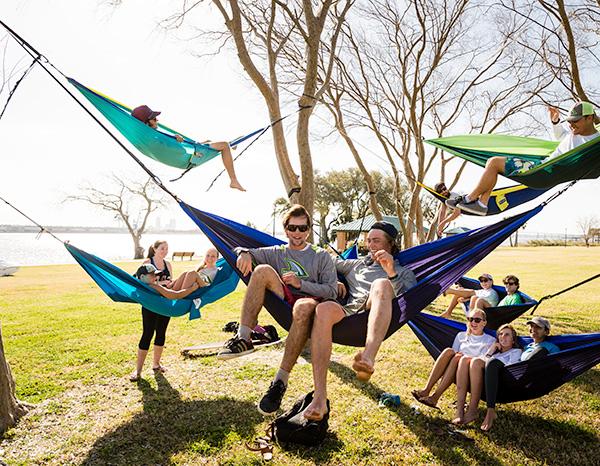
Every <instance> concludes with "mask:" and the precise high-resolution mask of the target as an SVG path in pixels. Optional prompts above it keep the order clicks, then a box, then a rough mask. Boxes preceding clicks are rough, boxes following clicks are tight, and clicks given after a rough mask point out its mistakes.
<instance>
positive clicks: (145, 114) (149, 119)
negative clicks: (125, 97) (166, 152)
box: [131, 105, 246, 191]
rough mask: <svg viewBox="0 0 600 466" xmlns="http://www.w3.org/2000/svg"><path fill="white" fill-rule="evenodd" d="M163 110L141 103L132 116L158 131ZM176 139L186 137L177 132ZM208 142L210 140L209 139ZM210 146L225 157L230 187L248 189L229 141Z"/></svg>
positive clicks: (224, 163) (179, 140)
mask: <svg viewBox="0 0 600 466" xmlns="http://www.w3.org/2000/svg"><path fill="white" fill-rule="evenodd" d="M160 114H161V112H157V111H154V110H152V109H150V107H148V106H147V105H140V106H139V107H136V108H134V109H133V110H132V111H131V116H133V117H135V118H137V119H138V120H140V121H141V122H142V123H144V124H146V125H148V126H150V128H154V129H155V130H157V131H158V118H157V117H158V115H160ZM175 139H177V141H178V142H183V141H184V139H183V137H182V136H181V135H179V134H176V135H175ZM207 142H208V141H207ZM209 145H210V147H212V148H213V149H216V150H218V151H220V152H221V157H222V159H223V165H224V166H225V170H226V171H227V175H229V180H230V183H229V187H231V188H233V189H239V190H240V191H246V190H245V189H244V188H243V187H242V185H241V184H240V182H239V181H238V179H237V176H236V174H235V168H234V167H233V157H232V156H231V147H229V143H227V142H225V141H219V142H211V143H210V144H209Z"/></svg>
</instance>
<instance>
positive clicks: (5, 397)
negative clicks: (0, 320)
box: [0, 327, 28, 434]
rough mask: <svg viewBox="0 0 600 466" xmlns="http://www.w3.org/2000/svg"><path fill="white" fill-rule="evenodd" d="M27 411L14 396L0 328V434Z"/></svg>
mask: <svg viewBox="0 0 600 466" xmlns="http://www.w3.org/2000/svg"><path fill="white" fill-rule="evenodd" d="M27 411H28V409H27V406H26V405H25V404H24V403H21V402H19V400H17V398H16V396H15V381H14V379H13V377H12V373H11V371H10V366H9V365H8V362H6V358H5V357H4V345H3V344H2V328H1V327H0V434H3V433H4V432H6V431H7V430H8V429H10V428H11V427H13V426H14V425H15V424H16V423H17V421H18V420H19V418H20V417H22V416H23V415H25V414H26V413H27Z"/></svg>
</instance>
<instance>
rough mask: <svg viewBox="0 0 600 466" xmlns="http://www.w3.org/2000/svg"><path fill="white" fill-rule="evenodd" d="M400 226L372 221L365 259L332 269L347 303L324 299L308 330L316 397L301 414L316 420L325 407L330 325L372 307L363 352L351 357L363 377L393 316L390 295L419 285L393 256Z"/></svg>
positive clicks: (370, 369) (340, 295)
mask: <svg viewBox="0 0 600 466" xmlns="http://www.w3.org/2000/svg"><path fill="white" fill-rule="evenodd" d="M397 236H398V230H396V228H395V227H394V225H392V224H391V223H388V222H376V223H375V224H373V226H372V227H371V230H370V231H369V234H368V236H367V247H368V249H369V255H368V256H367V257H366V258H364V259H354V260H341V259H339V258H338V259H337V260H336V269H337V272H338V274H341V275H343V276H344V278H345V279H346V282H347V284H348V288H347V289H346V286H344V285H343V284H342V283H338V299H340V298H343V297H345V296H346V295H347V296H348V301H347V303H346V305H345V306H342V305H341V304H339V303H338V302H335V301H325V302H322V303H320V304H319V305H318V306H317V309H316V311H315V317H314V321H313V327H312V333H311V358H312V365H313V378H314V384H315V395H314V399H313V401H312V402H311V404H310V405H309V406H308V407H307V408H306V410H305V411H304V417H305V418H307V419H311V420H319V419H322V418H323V415H324V414H325V412H326V411H327V368H328V366H329V359H330V357H331V344H332V328H333V326H334V325H335V324H336V323H338V322H339V321H340V320H342V319H343V318H344V317H345V316H348V315H352V314H356V313H358V312H363V311H366V310H370V313H369V320H368V325H367V339H366V345H365V349H364V351H359V352H358V353H357V354H356V356H355V357H354V363H353V364H352V369H354V371H355V372H356V375H357V377H358V378H359V379H360V380H363V381H367V380H369V378H370V377H371V374H373V371H374V367H373V366H374V365H375V356H376V355H377V351H378V350H379V347H380V345H381V342H382V341H383V339H384V337H385V335H386V333H387V330H388V327H389V325H390V321H391V318H392V299H393V298H394V297H395V296H398V295H399V294H400V293H402V292H404V291H406V290H407V289H409V288H411V287H412V286H414V285H415V284H416V283H417V280H416V278H415V274H414V273H413V272H412V271H411V270H409V269H406V268H404V267H402V266H401V265H400V264H399V263H398V261H397V260H395V259H394V256H393V255H392V254H395V253H396V252H398V248H397V247H396V244H395V240H396V237H397Z"/></svg>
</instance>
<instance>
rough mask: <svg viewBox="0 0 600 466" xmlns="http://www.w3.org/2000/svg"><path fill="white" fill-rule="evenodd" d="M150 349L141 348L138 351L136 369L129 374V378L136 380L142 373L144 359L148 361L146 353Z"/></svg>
mask: <svg viewBox="0 0 600 466" xmlns="http://www.w3.org/2000/svg"><path fill="white" fill-rule="evenodd" d="M147 354H148V350H143V349H139V348H138V351H137V360H136V362H135V370H134V371H133V372H132V373H131V375H130V376H129V379H130V380H131V381H132V382H134V381H136V380H138V379H139V378H140V376H141V375H142V369H143V368H144V361H146V355H147Z"/></svg>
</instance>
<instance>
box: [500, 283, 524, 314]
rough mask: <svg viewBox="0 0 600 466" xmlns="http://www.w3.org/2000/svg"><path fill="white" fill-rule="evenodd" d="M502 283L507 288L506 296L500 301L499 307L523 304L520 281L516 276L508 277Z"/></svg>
mask: <svg viewBox="0 0 600 466" xmlns="http://www.w3.org/2000/svg"><path fill="white" fill-rule="evenodd" d="M502 283H504V287H505V288H506V296H505V297H504V298H502V299H501V300H500V302H499V303H498V307H500V306H514V305H516V304H522V303H523V298H521V294H520V293H519V279H518V278H517V277H515V276H514V275H507V276H506V277H504V280H502Z"/></svg>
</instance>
